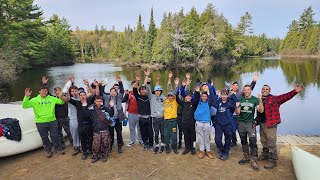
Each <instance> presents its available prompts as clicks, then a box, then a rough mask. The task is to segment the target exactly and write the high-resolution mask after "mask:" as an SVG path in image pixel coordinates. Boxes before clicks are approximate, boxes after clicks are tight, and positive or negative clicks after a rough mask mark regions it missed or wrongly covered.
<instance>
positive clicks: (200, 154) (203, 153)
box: [198, 151, 206, 159]
mask: <svg viewBox="0 0 320 180" xmlns="http://www.w3.org/2000/svg"><path fill="white" fill-rule="evenodd" d="M205 155H206V153H205V152H204V151H200V152H199V154H198V156H199V158H200V159H203V158H204V156H205Z"/></svg>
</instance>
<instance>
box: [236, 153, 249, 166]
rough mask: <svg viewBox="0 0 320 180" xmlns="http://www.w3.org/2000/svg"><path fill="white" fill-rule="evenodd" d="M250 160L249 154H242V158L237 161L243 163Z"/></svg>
mask: <svg viewBox="0 0 320 180" xmlns="http://www.w3.org/2000/svg"><path fill="white" fill-rule="evenodd" d="M249 162H250V157H249V154H243V158H242V159H241V160H240V161H239V164H241V165H244V164H246V163H249Z"/></svg>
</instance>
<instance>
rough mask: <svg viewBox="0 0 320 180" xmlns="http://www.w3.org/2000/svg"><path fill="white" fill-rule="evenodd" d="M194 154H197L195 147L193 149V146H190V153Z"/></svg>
mask: <svg viewBox="0 0 320 180" xmlns="http://www.w3.org/2000/svg"><path fill="white" fill-rule="evenodd" d="M196 154H197V153H196V149H195V148H192V149H191V155H193V156H194V155H196Z"/></svg>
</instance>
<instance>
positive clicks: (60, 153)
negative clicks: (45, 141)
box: [57, 150, 65, 155]
mask: <svg viewBox="0 0 320 180" xmlns="http://www.w3.org/2000/svg"><path fill="white" fill-rule="evenodd" d="M57 153H58V154H59V155H64V154H65V152H64V150H58V151H57Z"/></svg>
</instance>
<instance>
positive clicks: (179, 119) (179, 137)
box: [177, 114, 184, 143]
mask: <svg viewBox="0 0 320 180" xmlns="http://www.w3.org/2000/svg"><path fill="white" fill-rule="evenodd" d="M177 124H178V129H179V134H178V142H179V143H181V140H182V135H183V134H184V133H183V128H182V115H181V114H180V115H178V116H177Z"/></svg>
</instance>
